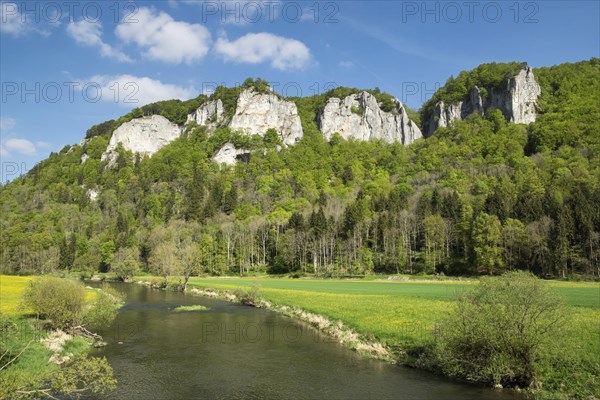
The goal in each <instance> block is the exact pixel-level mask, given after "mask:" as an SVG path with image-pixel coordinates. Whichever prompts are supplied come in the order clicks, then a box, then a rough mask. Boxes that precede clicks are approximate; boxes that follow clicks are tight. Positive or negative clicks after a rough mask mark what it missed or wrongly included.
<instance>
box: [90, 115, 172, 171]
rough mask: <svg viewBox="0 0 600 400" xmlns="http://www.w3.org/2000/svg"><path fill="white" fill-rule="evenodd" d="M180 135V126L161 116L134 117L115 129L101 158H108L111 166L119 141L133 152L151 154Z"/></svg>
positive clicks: (114, 159)
mask: <svg viewBox="0 0 600 400" xmlns="http://www.w3.org/2000/svg"><path fill="white" fill-rule="evenodd" d="M180 135H181V128H179V126H178V125H176V124H174V123H172V122H171V121H169V120H168V119H166V118H165V117H163V116H160V115H153V116H151V117H143V118H136V119H133V120H131V121H129V122H126V123H124V124H123V125H121V126H120V127H118V128H117V129H115V131H114V132H113V135H112V137H111V138H110V142H109V143H108V147H107V148H106V151H105V152H104V154H102V158H101V159H102V161H104V160H108V165H109V166H111V167H112V166H113V165H114V164H115V162H116V159H117V152H116V151H115V150H116V148H117V145H118V144H119V143H121V144H122V145H123V147H124V148H125V149H126V150H130V151H132V152H133V153H140V154H142V155H146V156H151V155H152V154H154V153H156V152H157V151H158V150H160V149H161V148H163V147H164V146H166V145H167V144H169V143H170V142H172V141H173V140H175V139H177V138H178V137H179V136H180Z"/></svg>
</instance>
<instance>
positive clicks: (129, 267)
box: [110, 247, 140, 282]
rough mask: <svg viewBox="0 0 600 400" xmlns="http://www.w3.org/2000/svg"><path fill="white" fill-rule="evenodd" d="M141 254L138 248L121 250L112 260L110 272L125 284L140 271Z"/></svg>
mask: <svg viewBox="0 0 600 400" xmlns="http://www.w3.org/2000/svg"><path fill="white" fill-rule="evenodd" d="M139 254H140V252H139V250H138V249H137V248H131V247H129V248H125V247H123V248H120V249H119V250H118V251H117V253H116V254H115V256H114V258H113V259H112V262H111V265H110V271H111V272H112V273H114V274H115V276H116V277H117V278H119V279H120V280H122V281H123V282H125V281H126V280H128V279H129V278H131V277H133V276H135V275H136V274H137V273H138V271H139V270H140V262H139Z"/></svg>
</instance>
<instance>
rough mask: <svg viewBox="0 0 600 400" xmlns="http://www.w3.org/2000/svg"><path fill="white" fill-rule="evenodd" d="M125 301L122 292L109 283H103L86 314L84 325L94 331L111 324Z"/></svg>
mask: <svg viewBox="0 0 600 400" xmlns="http://www.w3.org/2000/svg"><path fill="white" fill-rule="evenodd" d="M123 301H124V298H123V295H122V294H121V293H119V292H118V291H117V290H115V289H113V288H112V287H110V286H109V285H108V284H106V283H105V284H103V285H102V289H101V290H99V291H98V294H97V295H96V298H95V299H94V301H93V303H92V304H91V306H90V308H89V310H88V311H87V313H86V314H85V317H84V322H83V323H84V325H85V326H86V327H87V328H89V329H90V330H92V331H97V330H98V329H100V328H103V327H106V326H108V325H110V324H111V323H112V321H113V320H114V319H115V316H116V315H117V311H118V310H119V308H120V307H121V305H122V304H123Z"/></svg>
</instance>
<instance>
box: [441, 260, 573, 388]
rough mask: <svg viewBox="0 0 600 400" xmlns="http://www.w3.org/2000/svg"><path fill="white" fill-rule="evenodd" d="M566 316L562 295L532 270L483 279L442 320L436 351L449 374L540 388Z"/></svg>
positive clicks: (483, 380)
mask: <svg viewBox="0 0 600 400" xmlns="http://www.w3.org/2000/svg"><path fill="white" fill-rule="evenodd" d="M565 321H566V316H565V309H564V308H563V307H562V304H561V301H560V300H559V298H558V297H557V296H556V294H555V293H553V292H552V291H551V290H550V289H549V288H548V287H547V286H545V285H543V284H542V282H540V281H539V280H538V279H537V278H535V277H534V276H533V275H531V274H530V273H526V272H510V273H507V274H504V275H503V276H502V277H500V278H496V279H491V278H486V279H482V281H481V283H480V284H479V285H478V286H477V287H476V288H474V289H473V290H471V291H468V292H466V293H464V294H463V295H462V296H461V297H460V299H459V301H458V305H457V307H456V309H455V310H454V311H453V312H452V313H451V314H450V315H449V316H448V317H447V318H446V319H445V320H444V321H443V322H441V323H440V325H439V329H438V332H437V340H436V342H435V345H434V347H433V349H434V350H433V357H434V359H435V363H436V364H437V365H438V366H439V367H441V369H442V370H443V372H444V373H445V374H447V375H450V376H455V377H460V378H463V379H466V380H470V381H476V382H482V383H489V384H501V385H503V386H509V387H514V386H518V387H521V388H529V387H530V386H532V387H534V388H538V387H541V384H542V383H543V382H540V381H539V377H540V372H541V370H542V369H543V368H545V367H546V364H547V363H548V362H549V360H548V359H547V355H548V353H549V352H550V351H551V350H552V349H553V348H554V347H555V346H557V345H558V343H559V338H560V336H561V335H560V332H561V328H562V327H563V325H564V324H565Z"/></svg>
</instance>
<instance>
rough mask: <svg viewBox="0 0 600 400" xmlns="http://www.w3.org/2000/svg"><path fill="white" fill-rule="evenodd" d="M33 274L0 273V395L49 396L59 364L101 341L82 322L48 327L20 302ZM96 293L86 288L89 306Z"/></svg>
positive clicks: (98, 344) (13, 396)
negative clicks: (74, 324)
mask: <svg viewBox="0 0 600 400" xmlns="http://www.w3.org/2000/svg"><path fill="white" fill-rule="evenodd" d="M33 278H34V277H21V276H6V275H1V276H0V333H1V337H0V399H17V398H32V397H34V396H45V397H48V396H50V389H48V384H49V382H50V381H51V379H52V377H56V375H57V374H58V373H59V372H60V369H61V367H62V366H65V365H70V364H73V361H74V360H77V361H78V360H79V359H80V357H81V359H83V358H85V357H86V356H87V354H88V352H89V351H90V350H91V349H92V348H93V347H98V346H100V345H103V343H102V342H101V339H102V338H101V337H100V336H98V335H95V334H93V333H91V332H89V331H87V330H86V329H85V328H83V327H81V326H76V327H71V328H69V329H66V330H62V329H48V327H47V324H46V321H43V320H40V319H38V318H37V317H36V316H35V315H33V313H32V310H30V309H28V308H27V307H25V306H24V305H23V293H24V292H25V290H26V288H27V287H28V285H29V283H30V282H31V281H32V279H33ZM97 295H98V290H95V289H91V288H86V292H85V303H86V304H87V306H88V307H89V306H90V304H92V302H93V301H94V300H95V299H96V298H97ZM75 364H76V363H75ZM73 382H75V381H73Z"/></svg>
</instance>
